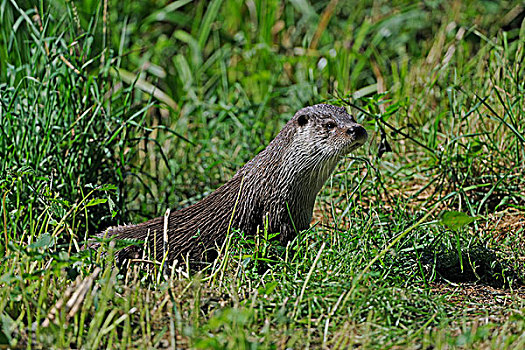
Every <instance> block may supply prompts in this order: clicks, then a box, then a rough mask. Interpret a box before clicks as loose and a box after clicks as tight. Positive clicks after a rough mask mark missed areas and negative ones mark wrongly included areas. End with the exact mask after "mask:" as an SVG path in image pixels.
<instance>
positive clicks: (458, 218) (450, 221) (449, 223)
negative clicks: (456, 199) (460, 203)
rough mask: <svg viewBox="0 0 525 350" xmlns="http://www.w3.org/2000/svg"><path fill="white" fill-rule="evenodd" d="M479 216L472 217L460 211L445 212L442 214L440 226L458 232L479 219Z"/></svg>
mask: <svg viewBox="0 0 525 350" xmlns="http://www.w3.org/2000/svg"><path fill="white" fill-rule="evenodd" d="M479 218H480V217H479V216H470V215H467V214H465V213H462V212H459V211H453V210H451V211H444V212H442V213H441V220H440V221H439V222H440V224H442V225H445V226H446V227H448V228H449V229H451V230H454V231H458V230H459V229H460V228H462V227H463V226H466V225H468V224H470V223H471V222H474V221H476V220H477V219H479Z"/></svg>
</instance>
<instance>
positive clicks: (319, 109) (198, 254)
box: [103, 105, 367, 262]
mask: <svg viewBox="0 0 525 350" xmlns="http://www.w3.org/2000/svg"><path fill="white" fill-rule="evenodd" d="M366 138H367V134H366V131H365V130H364V128H363V127H362V126H360V125H359V124H357V123H356V122H355V121H354V119H353V118H352V117H351V116H350V115H349V114H347V112H346V111H345V109H344V108H342V107H335V106H331V105H315V106H311V107H306V108H303V109H301V110H299V111H298V112H297V113H296V114H295V115H294V117H293V118H292V119H291V120H290V121H289V122H288V123H287V124H286V125H285V126H284V128H283V129H282V130H281V132H280V133H279V134H278V135H277V136H276V137H275V139H273V140H272V141H271V142H270V144H269V145H268V146H267V147H266V148H265V149H264V150H263V151H261V152H260V153H259V154H258V155H257V156H255V157H254V158H253V159H252V160H250V161H249V162H248V163H246V164H245V165H244V166H243V167H242V168H241V169H240V170H239V171H238V172H237V173H236V174H235V175H234V176H233V178H232V179H231V180H230V181H228V182H227V183H225V184H224V185H223V186H221V187H219V188H218V189H217V190H216V191H214V192H213V193H211V194H210V195H209V196H207V197H205V198H204V199H202V200H201V201H199V202H197V203H195V204H193V205H191V206H189V207H186V208H184V209H181V210H178V211H175V212H173V213H171V214H170V215H169V218H168V231H167V237H168V255H167V261H173V260H174V259H177V258H180V257H183V258H189V260H190V261H192V262H198V261H202V260H209V259H210V258H212V257H213V256H215V254H213V252H215V247H221V245H222V244H223V243H224V241H225V238H226V236H227V233H228V228H229V226H230V222H231V227H232V228H237V229H240V230H241V231H243V232H245V233H247V234H254V233H255V232H257V229H258V228H259V229H260V230H262V228H263V227H264V222H265V221H267V224H268V231H269V232H270V233H276V232H279V233H280V234H279V236H278V238H279V240H280V241H281V242H282V243H286V242H288V241H290V240H292V239H293V238H294V237H295V236H296V234H297V232H298V231H300V230H304V229H307V228H308V227H309V224H310V221H311V219H312V211H313V206H314V202H315V198H316V196H317V193H318V192H319V190H320V189H321V187H322V186H323V184H324V183H325V181H326V180H327V179H328V177H329V176H330V174H331V173H332V171H333V169H334V167H335V165H336V164H337V162H338V161H339V160H340V159H341V157H342V156H344V155H345V154H347V153H348V152H350V151H352V150H353V149H356V148H358V147H360V146H361V145H363V143H364V142H365V141H366ZM163 227H164V217H159V218H155V219H152V220H150V221H147V222H144V223H142V224H138V225H129V226H118V227H112V228H109V229H107V230H106V231H105V232H104V234H103V235H105V236H114V237H115V238H118V239H130V238H131V239H137V240H141V241H145V240H146V239H148V243H149V244H150V248H151V249H156V257H157V259H159V260H160V259H162V257H163V253H164V249H165V248H164V246H163V245H164V241H163V236H164V230H163ZM153 242H155V244H153ZM139 254H141V252H140V251H139V250H138V248H137V247H136V246H135V247H129V248H125V249H123V250H121V251H120V252H119V256H118V257H119V259H123V258H124V259H125V258H129V257H135V256H137V255H138V256H140V255H139ZM179 261H180V259H179Z"/></svg>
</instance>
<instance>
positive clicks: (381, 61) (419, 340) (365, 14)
mask: <svg viewBox="0 0 525 350" xmlns="http://www.w3.org/2000/svg"><path fill="white" fill-rule="evenodd" d="M0 23H1V25H0V236H1V237H2V238H1V239H0V245H1V246H0V259H1V261H2V264H1V266H0V346H7V347H43V346H52V347H58V348H68V347H71V348H102V347H106V348H153V347H171V348H186V347H191V348H202V349H208V348H217V349H218V348H221V349H222V348H231V349H239V348H349V347H353V346H356V347H362V348H387V347H409V348H420V347H425V348H426V347H429V346H433V347H436V348H448V347H460V346H463V347H473V348H521V347H523V345H524V342H525V338H524V337H523V333H524V332H523V327H524V324H525V323H524V319H523V310H524V305H523V295H524V293H523V287H522V286H521V284H522V283H523V279H524V276H525V275H524V274H525V270H524V265H523V257H524V248H525V246H524V244H523V237H524V228H523V227H524V226H525V225H524V220H525V219H524V215H523V212H524V210H525V195H524V192H523V188H524V185H525V184H524V180H523V176H521V174H522V173H523V171H524V166H523V164H524V163H523V159H524V156H525V154H524V143H525V127H524V122H523V111H524V110H525V101H524V100H525V98H524V96H525V79H524V77H525V74H524V69H525V68H524V65H523V55H524V43H525V27H524V24H523V5H522V4H521V3H520V2H511V1H508V2H497V3H493V2H461V1H433V2H424V3H413V2H405V1H395V2H386V1H385V2H383V1H360V2H353V1H333V0H331V1H319V2H314V1H311V2H310V1H303V0H294V1H284V2H282V1H276V0H255V1H240V0H222V1H219V0H213V1H210V2H207V1H188V0H178V1H173V2H168V1H152V0H140V1H133V2H116V1H90V0H81V1H75V2H72V1H55V2H49V3H48V2H45V1H40V2H36V3H35V2H29V1H7V0H0ZM322 101H329V102H331V103H336V104H341V105H350V106H351V107H349V110H351V111H352V112H353V113H354V114H355V115H356V117H357V119H358V120H359V121H361V122H362V123H364V124H365V125H366V127H367V129H368V130H369V132H370V134H371V139H370V142H369V144H368V145H367V146H366V147H365V148H364V150H362V151H359V152H358V153H357V154H356V155H355V157H349V158H348V159H346V160H345V161H344V162H342V163H341V164H340V165H339V167H338V169H337V171H336V173H335V174H334V175H333V176H332V177H331V179H330V180H329V182H328V183H327V185H326V186H325V189H324V190H323V192H322V194H321V195H320V197H319V199H318V202H317V206H316V210H315V213H314V217H315V220H316V224H315V225H314V226H313V228H311V229H310V230H308V231H305V232H302V233H300V235H299V237H298V239H296V240H295V241H294V242H292V244H290V245H289V246H287V247H280V246H278V245H275V243H274V242H273V241H271V240H268V237H267V235H266V236H265V234H264V233H263V234H261V235H260V236H256V237H247V236H245V235H244V234H243V233H239V232H235V231H234V232H233V236H232V244H231V246H230V247H229V250H228V251H227V252H226V253H227V254H226V255H225V258H224V259H223V260H222V263H221V264H218V265H215V266H214V267H212V268H209V269H207V270H205V271H201V272H199V271H192V270H189V269H187V268H186V267H184V266H182V267H181V266H171V267H166V268H164V267H163V268H162V269H160V268H159V266H157V265H152V264H147V263H144V264H132V265H130V266H128V267H125V268H124V269H120V270H119V269H118V268H116V267H115V266H114V264H113V252H114V249H118V248H114V247H113V246H111V245H108V244H106V243H105V242H103V243H102V245H103V248H101V251H105V252H106V254H101V252H100V251H99V252H93V251H86V250H80V247H81V245H82V243H83V241H84V240H85V238H86V237H87V236H88V235H90V234H93V233H95V232H98V231H99V230H101V229H104V228H105V227H107V226H108V225H110V224H118V223H124V222H130V221H132V222H139V221H141V220H144V219H146V218H150V217H154V216H158V215H161V213H163V212H164V210H165V209H166V208H168V207H169V208H171V209H172V210H173V209H177V208H180V207H183V206H185V205H187V204H189V203H193V202H195V201H197V200H199V199H200V198H202V196H203V195H205V194H207V193H209V192H210V191H211V190H213V189H214V188H216V187H218V186H219V185H220V184H221V183H223V182H225V181H226V180H227V179H228V178H229V177H230V176H232V175H233V173H234V172H235V171H236V169H238V168H239V167H240V166H241V165H242V164H243V163H244V162H246V161H247V160H249V159H250V158H251V157H253V155H254V154H256V153H257V152H258V151H260V150H261V149H263V148H264V146H265V145H266V144H267V143H268V142H269V141H270V140H271V139H272V137H273V136H274V135H276V133H277V132H278V131H279V129H280V127H281V126H282V125H283V124H284V123H285V122H286V120H288V119H289V118H290V117H291V115H292V114H293V113H294V112H295V111H296V110H297V109H298V108H301V107H303V106H305V105H308V104H313V103H319V102H322ZM389 149H391V152H383V151H388V150H389ZM447 211H448V212H450V211H458V212H462V213H463V215H461V214H457V213H454V212H452V213H451V215H452V216H451V215H448V216H447V215H444V214H443V213H446V212H447ZM439 212H442V214H441V216H439V215H438V213H439ZM449 214H450V213H449ZM447 217H448V218H450V217H453V218H454V220H455V221H454V220H453V221H451V220H450V219H447ZM462 220H466V221H464V222H467V221H471V222H472V223H470V224H469V225H463V224H462ZM447 225H448V226H447ZM450 227H451V228H450ZM450 280H453V281H455V282H451V281H450ZM466 280H467V281H468V282H465V281H466Z"/></svg>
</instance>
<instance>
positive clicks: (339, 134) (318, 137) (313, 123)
mask: <svg viewBox="0 0 525 350" xmlns="http://www.w3.org/2000/svg"><path fill="white" fill-rule="evenodd" d="M290 123H294V124H295V125H296V126H297V133H296V134H295V140H294V141H296V142H295V144H296V145H298V146H300V147H301V148H304V150H303V152H305V153H306V154H308V155H310V156H312V155H317V156H320V157H322V158H324V159H326V160H328V159H330V160H339V159H340V158H341V157H342V156H344V155H346V154H348V153H349V152H351V151H353V150H355V149H356V148H359V147H361V146H362V145H363V144H364V143H365V142H366V140H367V138H368V134H367V132H366V130H365V128H363V127H362V126H361V125H359V124H357V123H356V121H355V119H354V118H353V117H352V116H351V115H350V114H348V113H347V112H346V110H345V109H344V108H343V107H336V106H332V105H326V104H319V105H315V106H310V107H306V108H303V109H300V110H299V111H298V112H297V113H296V114H295V115H294V117H293V118H292V120H291V121H290Z"/></svg>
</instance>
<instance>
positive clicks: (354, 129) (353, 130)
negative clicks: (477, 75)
mask: <svg viewBox="0 0 525 350" xmlns="http://www.w3.org/2000/svg"><path fill="white" fill-rule="evenodd" d="M346 133H347V134H348V135H349V136H352V137H354V138H355V139H361V138H366V137H368V134H367V133H366V130H365V128H363V127H362V126H361V125H359V124H356V125H352V126H350V127H348V129H346Z"/></svg>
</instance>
